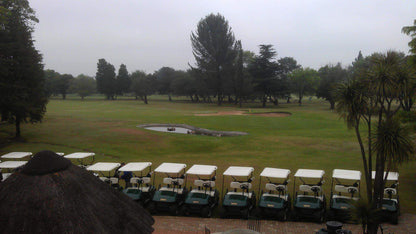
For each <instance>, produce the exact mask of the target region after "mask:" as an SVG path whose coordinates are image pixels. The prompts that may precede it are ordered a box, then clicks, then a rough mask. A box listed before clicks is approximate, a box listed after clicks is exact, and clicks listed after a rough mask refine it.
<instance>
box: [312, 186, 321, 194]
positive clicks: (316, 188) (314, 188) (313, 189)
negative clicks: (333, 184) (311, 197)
mask: <svg viewBox="0 0 416 234" xmlns="http://www.w3.org/2000/svg"><path fill="white" fill-rule="evenodd" d="M311 190H312V192H314V193H318V192H319V191H321V189H320V188H319V187H318V186H312V188H311Z"/></svg>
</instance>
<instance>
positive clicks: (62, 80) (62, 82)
mask: <svg viewBox="0 0 416 234" xmlns="http://www.w3.org/2000/svg"><path fill="white" fill-rule="evenodd" d="M73 80H74V77H73V76H72V75H70V74H63V75H60V76H59V77H58V80H56V83H55V85H56V86H55V88H56V90H57V92H58V93H59V94H61V95H62V99H64V100H65V99H66V94H67V91H68V89H69V86H70V85H71V82H72V81H73Z"/></svg>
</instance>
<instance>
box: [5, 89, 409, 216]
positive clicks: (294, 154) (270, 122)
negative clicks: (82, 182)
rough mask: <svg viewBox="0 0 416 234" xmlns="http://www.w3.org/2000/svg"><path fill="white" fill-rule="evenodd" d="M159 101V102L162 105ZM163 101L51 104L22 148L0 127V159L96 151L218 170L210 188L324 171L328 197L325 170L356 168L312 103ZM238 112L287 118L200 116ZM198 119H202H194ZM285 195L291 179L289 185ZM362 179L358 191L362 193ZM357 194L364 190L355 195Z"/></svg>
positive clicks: (325, 111)
mask: <svg viewBox="0 0 416 234" xmlns="http://www.w3.org/2000/svg"><path fill="white" fill-rule="evenodd" d="M162 98H163V99H162ZM166 99H167V98H166V97H159V98H157V99H156V100H153V99H150V101H149V104H148V105H145V104H143V102H141V101H136V100H128V99H120V100H116V101H105V100H102V99H86V100H84V101H81V100H79V99H75V98H74V99H69V100H51V101H50V102H49V104H48V105H47V113H46V115H45V118H44V120H43V122H42V123H41V124H34V125H32V124H24V125H22V136H23V137H24V138H25V139H26V142H24V143H22V142H20V143H19V142H11V141H9V140H7V139H8V138H10V137H11V136H13V134H14V126H12V125H4V124H3V125H0V143H1V147H2V148H1V149H0V154H5V153H7V152H11V151H30V152H33V153H35V152H38V151H40V150H44V149H48V150H53V151H57V152H64V153H66V154H69V153H72V152H79V151H91V152H95V153H96V161H106V162H133V161H137V162H140V161H149V162H152V163H153V166H152V168H153V169H154V168H156V167H157V166H158V165H159V164H160V163H162V162H175V163H186V164H187V166H188V168H189V167H191V166H192V165H193V164H210V165H217V166H218V172H217V173H218V176H217V178H218V180H217V181H218V184H219V189H221V181H222V179H221V176H219V175H221V174H222V172H223V171H224V170H225V169H226V168H227V167H228V166H231V165H232V166H252V167H254V168H255V180H254V184H253V185H254V188H255V191H256V193H257V192H258V184H257V183H258V179H259V174H260V172H261V171H262V170H263V168H264V167H277V168H286V169H290V170H291V172H292V174H291V178H293V174H294V173H295V172H296V170H297V169H299V168H305V169H322V170H325V172H326V174H325V181H326V183H325V184H324V189H325V193H326V196H327V198H329V195H330V184H331V174H332V170H333V169H335V168H338V169H352V170H362V161H361V154H360V152H359V147H358V143H357V141H356V139H355V135H354V132H353V131H352V130H348V129H347V127H346V124H345V123H344V122H343V120H341V119H339V117H338V115H337V114H336V113H334V112H332V111H330V110H329V104H328V103H326V102H324V101H320V100H311V101H310V100H305V103H304V105H302V106H299V105H298V104H286V103H282V104H280V106H278V107H275V106H272V104H269V106H268V107H269V108H259V107H260V104H258V103H253V104H244V105H243V108H241V109H240V108H237V107H235V106H234V105H224V106H222V107H218V106H217V105H215V104H201V103H190V102H186V101H176V102H168V101H165V100H166ZM233 111H244V112H247V113H259V112H288V113H291V115H286V116H278V117H269V116H262V115H212V114H211V115H208V113H217V112H233ZM201 114H203V115H201ZM151 123H163V124H165V123H167V124H187V125H191V126H195V127H199V128H206V129H210V130H218V131H241V132H247V133H248V135H246V136H236V137H212V136H202V135H187V134H174V133H162V132H155V131H150V130H146V129H143V128H138V127H137V125H141V124H151ZM415 168H416V162H415V161H413V162H410V163H408V164H406V165H403V166H402V167H401V168H400V170H399V172H400V200H401V209H402V212H403V213H413V214H416V186H415V185H416V180H415V178H416V170H415ZM290 183H291V184H290V186H289V188H290V193H291V194H292V186H291V185H292V184H293V179H291V181H290ZM363 184H364V181H363V178H362V185H361V188H362V189H364V186H363ZM361 195H362V196H364V195H365V193H364V191H361Z"/></svg>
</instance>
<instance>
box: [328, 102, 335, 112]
mask: <svg viewBox="0 0 416 234" xmlns="http://www.w3.org/2000/svg"><path fill="white" fill-rule="evenodd" d="M329 104H331V107H330V109H331V110H333V109H335V102H334V101H332V100H331V101H329Z"/></svg>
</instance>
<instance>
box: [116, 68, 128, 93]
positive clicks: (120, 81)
mask: <svg viewBox="0 0 416 234" xmlns="http://www.w3.org/2000/svg"><path fill="white" fill-rule="evenodd" d="M116 83H117V91H116V92H117V94H119V95H122V94H124V93H127V92H129V91H130V86H131V78H130V76H129V72H128V71H127V67H126V65H124V64H121V65H120V68H119V69H118V75H117V80H116Z"/></svg>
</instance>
